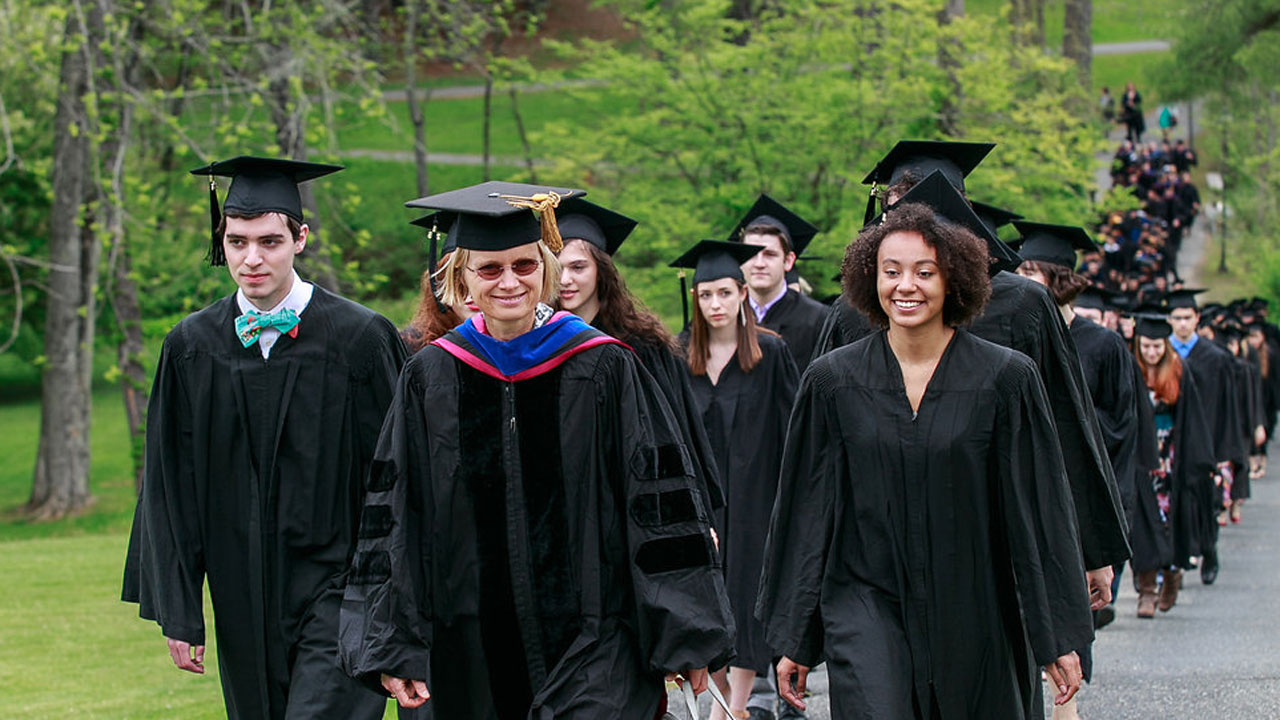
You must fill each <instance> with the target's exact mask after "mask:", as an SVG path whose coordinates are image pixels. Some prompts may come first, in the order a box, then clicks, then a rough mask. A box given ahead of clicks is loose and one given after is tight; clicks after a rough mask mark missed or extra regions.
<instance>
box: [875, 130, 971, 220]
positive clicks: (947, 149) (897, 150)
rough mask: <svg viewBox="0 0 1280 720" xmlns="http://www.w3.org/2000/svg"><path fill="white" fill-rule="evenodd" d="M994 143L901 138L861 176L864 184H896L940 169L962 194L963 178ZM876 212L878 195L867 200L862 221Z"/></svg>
mask: <svg viewBox="0 0 1280 720" xmlns="http://www.w3.org/2000/svg"><path fill="white" fill-rule="evenodd" d="M995 146H996V145H995V143H973V142H948V141H940V140H899V141H898V144H897V145H894V146H893V149H892V150H890V151H889V154H887V155H885V156H884V157H883V158H881V159H880V162H878V163H876V166H875V167H874V168H872V170H871V172H870V173H868V174H867V176H866V177H865V178H863V179H862V184H863V185H877V184H881V185H894V184H896V183H897V182H898V181H899V180H902V178H903V176H904V175H906V174H907V173H911V174H912V175H915V176H916V177H918V178H922V177H926V176H928V175H930V174H932V173H934V172H941V173H942V175H943V177H945V178H946V180H947V182H949V183H951V186H952V187H954V188H955V189H956V190H959V191H960V192H961V193H963V192H964V179H965V177H966V176H967V175H968V174H969V173H971V172H973V169H974V168H976V167H978V164H979V163H981V162H982V160H983V158H985V157H986V156H987V154H988V153H990V152H991V149H992V148H994V147H995ZM874 212H875V195H874V189H873V194H872V197H871V198H870V199H868V201H867V212H866V216H865V217H864V219H863V221H864V222H866V221H868V220H870V218H871V216H872V214H874Z"/></svg>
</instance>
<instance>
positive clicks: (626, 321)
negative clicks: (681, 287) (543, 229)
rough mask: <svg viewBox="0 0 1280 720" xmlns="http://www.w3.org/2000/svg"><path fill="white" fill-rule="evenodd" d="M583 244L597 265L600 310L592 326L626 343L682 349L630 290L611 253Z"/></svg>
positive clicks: (584, 242)
mask: <svg viewBox="0 0 1280 720" xmlns="http://www.w3.org/2000/svg"><path fill="white" fill-rule="evenodd" d="M581 242H582V244H583V245H586V246H587V249H588V251H590V253H591V259H592V260H594V261H595V263H596V301H597V302H598V303H599V306H600V309H599V310H598V311H597V312H596V317H595V320H593V321H592V324H593V325H595V326H596V327H598V328H600V329H601V330H603V331H605V332H607V333H609V334H610V335H612V336H613V337H615V338H617V339H619V340H621V341H622V342H624V343H628V344H631V345H636V344H640V343H649V344H653V345H659V346H662V347H665V348H667V349H668V350H671V351H672V352H677V351H678V350H679V346H678V345H677V344H676V339H675V337H674V336H672V335H671V331H670V330H667V327H666V326H665V325H663V324H662V321H661V320H659V319H658V316H657V315H654V314H653V313H652V312H651V311H650V310H649V309H648V308H646V307H644V306H642V305H640V304H639V301H638V300H637V299H636V297H635V296H634V295H632V294H631V291H630V290H628V289H627V282H626V280H624V279H623V278H622V273H620V272H618V266H617V265H615V264H614V263H613V258H612V257H610V256H609V253H607V252H605V251H603V250H601V249H600V248H598V247H596V246H595V245H593V244H591V243H589V242H587V241H586V240H582V241H581Z"/></svg>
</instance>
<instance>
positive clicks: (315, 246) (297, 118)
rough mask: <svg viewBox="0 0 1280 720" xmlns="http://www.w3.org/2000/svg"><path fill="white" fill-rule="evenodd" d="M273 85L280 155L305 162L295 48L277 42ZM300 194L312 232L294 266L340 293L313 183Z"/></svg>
mask: <svg viewBox="0 0 1280 720" xmlns="http://www.w3.org/2000/svg"><path fill="white" fill-rule="evenodd" d="M271 55H272V60H273V61H272V62H271V65H270V72H271V73H272V76H271V80H270V82H268V83H267V97H266V98H264V100H266V101H267V105H268V106H269V107H270V108H271V118H272V120H273V121H274V122H275V125H276V144H277V145H278V146H279V147H280V152H281V153H282V154H283V155H284V157H287V158H289V159H291V160H301V161H306V159H307V138H306V115H307V114H306V108H305V107H303V105H302V103H303V102H304V100H305V99H304V98H295V97H294V96H293V92H292V90H290V78H291V76H292V75H293V70H294V69H295V65H296V64H297V63H296V62H295V60H294V57H293V51H292V49H291V48H290V47H289V46H288V45H287V44H284V43H277V44H275V45H274V47H273V48H272V52H271ZM298 194H299V195H300V196H301V197H302V210H303V214H304V216H305V217H306V218H307V226H308V227H309V228H310V233H309V234H308V235H307V250H306V252H304V253H303V254H302V255H299V256H297V258H296V259H295V260H294V264H295V265H296V266H297V268H298V270H300V271H301V272H300V274H302V275H305V276H306V279H307V280H309V281H311V282H313V283H316V284H317V285H319V286H321V287H323V288H324V289H326V290H331V291H333V292H338V290H339V288H338V276H337V274H336V273H335V272H334V270H333V263H331V262H330V261H329V257H328V255H327V254H326V253H324V252H323V251H322V250H321V248H320V239H321V237H322V235H321V232H320V213H319V211H318V210H317V209H316V196H315V192H314V191H313V190H312V189H311V185H310V183H303V184H301V185H299V186H298Z"/></svg>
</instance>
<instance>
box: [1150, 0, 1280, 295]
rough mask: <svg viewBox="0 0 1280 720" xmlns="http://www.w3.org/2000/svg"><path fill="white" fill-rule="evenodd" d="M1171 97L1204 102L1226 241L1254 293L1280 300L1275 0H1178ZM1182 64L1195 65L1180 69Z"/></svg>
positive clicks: (1279, 58) (1278, 13)
mask: <svg viewBox="0 0 1280 720" xmlns="http://www.w3.org/2000/svg"><path fill="white" fill-rule="evenodd" d="M1176 11H1177V14H1178V17H1179V19H1180V20H1181V22H1180V23H1179V25H1178V27H1179V28H1180V31H1179V35H1178V37H1177V40H1176V41H1175V44H1174V48H1173V54H1172V57H1171V58H1170V60H1169V63H1168V64H1167V66H1166V67H1165V68H1163V70H1162V72H1161V74H1160V81H1161V82H1160V85H1159V87H1160V89H1161V90H1162V91H1163V92H1164V93H1166V95H1167V96H1168V97H1172V98H1178V99H1186V98H1192V97H1200V98H1202V99H1203V100H1204V107H1205V112H1204V113H1202V115H1201V118H1200V121H1201V122H1202V123H1203V127H1204V130H1205V137H1204V138H1203V139H1202V142H1201V143H1200V145H1201V147H1204V148H1208V149H1209V150H1210V152H1211V153H1212V157H1211V167H1210V168H1208V169H1213V170H1216V171H1218V172H1220V173H1221V174H1222V176H1223V179H1224V181H1225V184H1226V193H1225V198H1220V197H1206V198H1205V200H1206V202H1213V201H1217V200H1220V199H1225V201H1226V203H1227V207H1228V208H1229V210H1230V212H1229V214H1228V236H1229V238H1230V240H1229V247H1233V248H1235V252H1234V254H1235V256H1236V259H1237V262H1238V263H1243V265H1244V267H1245V271H1246V272H1245V274H1246V275H1247V276H1249V277H1251V279H1252V281H1253V283H1254V284H1255V285H1256V287H1257V289H1258V291H1259V292H1260V293H1261V294H1263V295H1264V296H1265V297H1269V298H1270V299H1271V300H1272V301H1273V302H1276V301H1280V260H1277V257H1280V238H1277V236H1276V234H1275V228H1276V226H1277V224H1278V223H1280V0H1213V1H1212V2H1210V1H1208V0H1183V1H1182V2H1181V3H1180V5H1179V6H1178V7H1177V8H1176ZM1185 68H1195V71H1194V72H1185Z"/></svg>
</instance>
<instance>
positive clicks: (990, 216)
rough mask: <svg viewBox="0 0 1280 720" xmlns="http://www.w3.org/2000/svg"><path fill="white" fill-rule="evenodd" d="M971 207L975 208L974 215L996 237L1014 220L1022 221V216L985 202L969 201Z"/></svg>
mask: <svg viewBox="0 0 1280 720" xmlns="http://www.w3.org/2000/svg"><path fill="white" fill-rule="evenodd" d="M969 206H970V207H972V208H973V213H974V214H975V215H977V216H978V219H979V220H981V221H982V224H983V225H986V226H987V228H988V229H990V230H991V233H992V234H993V235H994V234H995V232H996V230H999V229H1000V228H1002V227H1004V226H1005V225H1008V224H1009V223H1011V222H1013V221H1014V220H1021V219H1022V215H1020V214H1018V213H1016V212H1014V211H1012V210H1005V209H1004V208H998V207H996V206H995V205H988V204H987V203H984V202H975V201H972V200H971V201H969Z"/></svg>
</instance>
